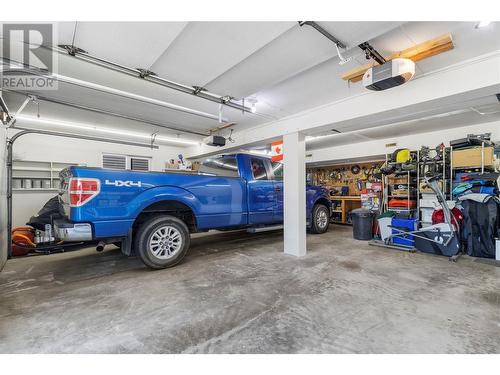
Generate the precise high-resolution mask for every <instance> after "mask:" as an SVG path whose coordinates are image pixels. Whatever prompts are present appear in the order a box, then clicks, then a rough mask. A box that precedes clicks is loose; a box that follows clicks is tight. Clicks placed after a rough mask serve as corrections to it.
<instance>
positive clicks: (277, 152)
mask: <svg viewBox="0 0 500 375" xmlns="http://www.w3.org/2000/svg"><path fill="white" fill-rule="evenodd" d="M271 160H272V161H280V160H283V141H276V142H273V143H271Z"/></svg>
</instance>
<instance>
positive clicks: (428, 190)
mask: <svg viewBox="0 0 500 375" xmlns="http://www.w3.org/2000/svg"><path fill="white" fill-rule="evenodd" d="M437 183H438V184H437V185H438V187H439V190H443V181H441V180H440V181H437ZM420 192H421V193H434V190H432V189H431V188H430V187H429V186H427V184H426V183H425V182H421V183H420Z"/></svg>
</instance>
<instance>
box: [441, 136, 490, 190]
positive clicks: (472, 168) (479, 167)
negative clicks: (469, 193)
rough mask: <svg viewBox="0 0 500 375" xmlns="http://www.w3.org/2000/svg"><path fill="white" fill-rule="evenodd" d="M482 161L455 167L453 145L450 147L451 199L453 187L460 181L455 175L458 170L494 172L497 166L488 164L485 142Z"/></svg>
mask: <svg viewBox="0 0 500 375" xmlns="http://www.w3.org/2000/svg"><path fill="white" fill-rule="evenodd" d="M480 147H481V163H480V164H479V165H471V166H460V167H455V166H454V163H453V147H450V178H449V181H450V183H449V185H450V199H454V198H455V197H454V196H453V188H454V187H455V186H456V185H457V184H458V183H459V182H457V181H455V175H456V173H457V172H458V171H467V172H469V173H478V174H483V173H485V172H494V171H495V168H494V166H493V165H489V164H486V162H485V148H486V147H485V143H484V142H482V143H481V146H480Z"/></svg>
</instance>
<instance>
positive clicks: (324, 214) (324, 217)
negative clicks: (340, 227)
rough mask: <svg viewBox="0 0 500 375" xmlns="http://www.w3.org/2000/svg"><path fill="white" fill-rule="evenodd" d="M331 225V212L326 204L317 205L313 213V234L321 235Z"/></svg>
mask: <svg viewBox="0 0 500 375" xmlns="http://www.w3.org/2000/svg"><path fill="white" fill-rule="evenodd" d="M329 225H330V210H329V209H328V207H326V206H325V205H324V204H317V205H315V206H314V208H313V211H312V222H311V233H314V234H321V233H325V232H326V231H327V230H328V226H329Z"/></svg>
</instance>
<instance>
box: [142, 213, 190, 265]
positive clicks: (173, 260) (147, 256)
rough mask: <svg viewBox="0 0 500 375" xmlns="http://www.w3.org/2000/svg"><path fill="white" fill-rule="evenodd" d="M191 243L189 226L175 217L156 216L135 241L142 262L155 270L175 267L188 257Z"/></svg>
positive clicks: (144, 224) (143, 226) (145, 224)
mask: <svg viewBox="0 0 500 375" xmlns="http://www.w3.org/2000/svg"><path fill="white" fill-rule="evenodd" d="M189 243H190V237H189V229H188V227H187V225H186V224H185V223H184V222H183V221H182V220H180V219H178V218H176V217H174V216H155V217H152V218H151V219H149V220H147V221H145V222H144V223H142V224H141V226H140V227H139V229H138V231H137V233H136V235H135V239H134V245H135V246H134V247H135V250H136V252H137V254H139V257H140V258H141V260H142V262H143V263H144V264H145V265H146V266H148V267H150V268H153V269H162V268H167V267H172V266H175V265H176V264H177V263H179V262H180V261H181V260H182V258H184V256H185V255H186V252H187V250H188V249H189Z"/></svg>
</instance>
